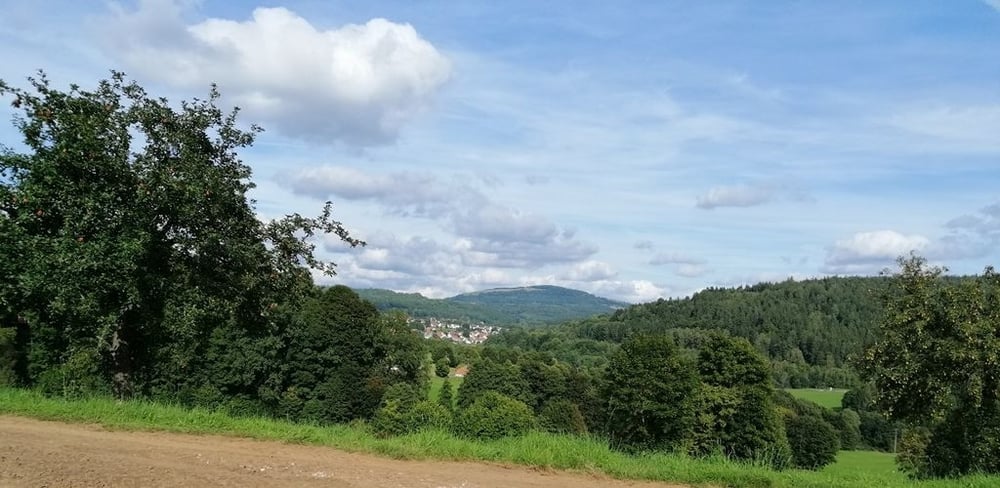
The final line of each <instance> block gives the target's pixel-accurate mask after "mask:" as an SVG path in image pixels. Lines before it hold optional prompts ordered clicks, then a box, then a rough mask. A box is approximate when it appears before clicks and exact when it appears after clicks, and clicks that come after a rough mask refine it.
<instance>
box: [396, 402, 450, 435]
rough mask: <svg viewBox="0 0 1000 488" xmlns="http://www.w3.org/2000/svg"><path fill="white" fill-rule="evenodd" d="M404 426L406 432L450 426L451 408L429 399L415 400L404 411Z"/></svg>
mask: <svg viewBox="0 0 1000 488" xmlns="http://www.w3.org/2000/svg"><path fill="white" fill-rule="evenodd" d="M405 419H406V427H407V431H408V432H416V431H418V430H423V429H442V430H448V429H450V428H451V410H448V409H447V408H445V407H444V406H443V405H440V404H437V403H434V402H432V401H430V400H423V401H421V402H417V404H416V405H413V406H412V407H410V409H409V410H408V411H407V412H406V415H405Z"/></svg>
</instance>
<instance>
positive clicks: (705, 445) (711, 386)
mask: <svg viewBox="0 0 1000 488" xmlns="http://www.w3.org/2000/svg"><path fill="white" fill-rule="evenodd" d="M698 374H699V376H700V377H701V380H702V382H703V383H704V386H703V387H702V389H701V390H700V392H699V395H698V404H699V408H698V425H697V429H696V432H697V436H696V443H695V446H694V451H695V452H696V453H698V454H708V453H710V452H711V451H713V450H714V449H716V448H719V449H721V450H722V453H723V454H725V455H726V456H728V457H731V458H734V459H767V460H768V461H770V462H771V463H772V465H774V466H775V467H783V466H784V464H785V460H786V458H787V456H788V444H787V440H786V437H785V432H784V426H783V424H782V421H781V418H780V416H779V414H778V410H777V405H776V404H775V401H774V388H773V387H772V386H771V370H770V367H769V366H768V363H767V361H766V360H765V358H764V356H763V355H762V354H761V353H760V352H758V351H757V350H756V349H755V348H754V347H753V346H752V345H751V344H750V342H749V341H747V340H746V339H742V338H733V337H728V336H726V335H724V334H720V333H712V334H710V335H709V337H708V340H707V341H706V342H705V344H704V345H703V346H702V348H701V350H700V352H699V353H698Z"/></svg>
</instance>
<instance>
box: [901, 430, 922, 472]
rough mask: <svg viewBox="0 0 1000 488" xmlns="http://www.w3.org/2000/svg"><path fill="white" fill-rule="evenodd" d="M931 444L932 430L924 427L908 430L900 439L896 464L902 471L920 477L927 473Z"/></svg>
mask: <svg viewBox="0 0 1000 488" xmlns="http://www.w3.org/2000/svg"><path fill="white" fill-rule="evenodd" d="M930 442H931V432H930V430H928V429H926V428H922V427H917V428H914V429H906V430H905V431H903V434H902V435H901V436H900V439H899V450H898V453H897V454H896V464H898V465H899V467H900V469H902V470H903V471H907V472H909V473H910V474H913V475H917V476H919V475H920V474H921V473H926V472H927V469H928V465H927V445H928V444H930Z"/></svg>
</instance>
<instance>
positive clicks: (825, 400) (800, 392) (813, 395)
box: [785, 388, 847, 408]
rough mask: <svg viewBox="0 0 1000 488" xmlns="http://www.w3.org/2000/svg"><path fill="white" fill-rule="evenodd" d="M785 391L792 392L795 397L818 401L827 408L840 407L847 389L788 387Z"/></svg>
mask: <svg viewBox="0 0 1000 488" xmlns="http://www.w3.org/2000/svg"><path fill="white" fill-rule="evenodd" d="M785 391H787V392H788V393H791V394H792V396H794V397H795V398H801V399H803V400H809V401H811V402H815V403H818V404H820V405H822V406H824V407H826V408H840V401H841V400H843V398H844V393H846V392H847V390H837V389H834V390H821V389H812V388H800V389H796V388H788V389H786V390H785Z"/></svg>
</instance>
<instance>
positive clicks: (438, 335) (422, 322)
mask: <svg viewBox="0 0 1000 488" xmlns="http://www.w3.org/2000/svg"><path fill="white" fill-rule="evenodd" d="M409 323H410V327H411V328H414V329H418V330H419V329H422V330H423V334H424V339H443V340H448V341H452V342H458V343H460V344H482V343H484V342H486V340H487V339H489V338H490V336H492V335H493V334H496V333H499V332H500V331H501V330H502V328H501V327H499V326H496V325H487V324H485V323H483V322H479V323H475V324H469V323H459V322H452V321H448V320H441V319H437V318H434V317H429V318H411V319H410V320H409Z"/></svg>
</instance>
